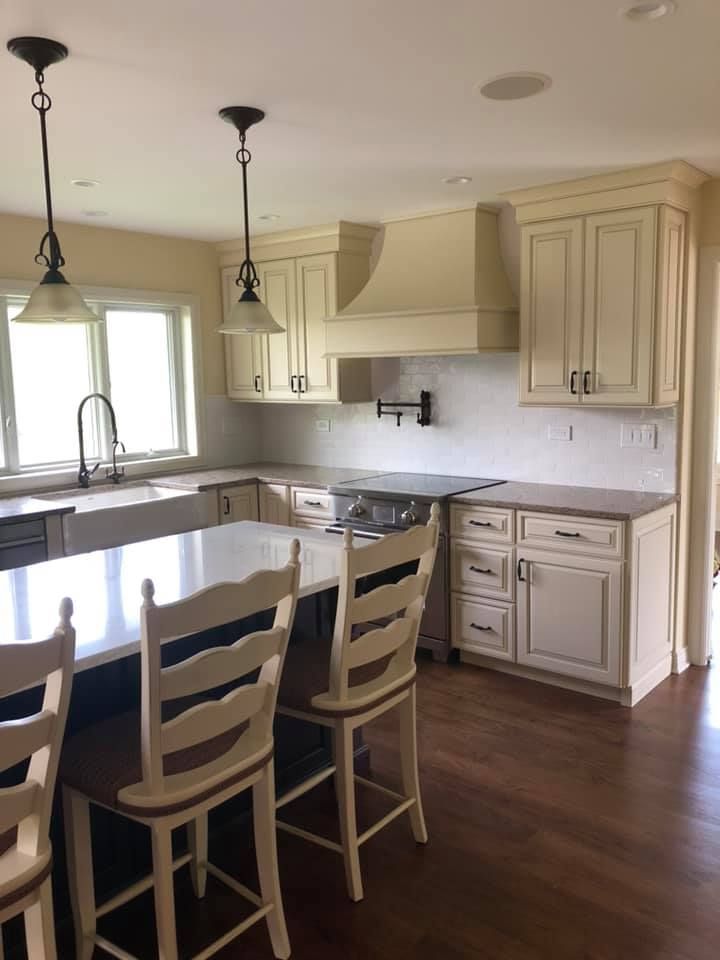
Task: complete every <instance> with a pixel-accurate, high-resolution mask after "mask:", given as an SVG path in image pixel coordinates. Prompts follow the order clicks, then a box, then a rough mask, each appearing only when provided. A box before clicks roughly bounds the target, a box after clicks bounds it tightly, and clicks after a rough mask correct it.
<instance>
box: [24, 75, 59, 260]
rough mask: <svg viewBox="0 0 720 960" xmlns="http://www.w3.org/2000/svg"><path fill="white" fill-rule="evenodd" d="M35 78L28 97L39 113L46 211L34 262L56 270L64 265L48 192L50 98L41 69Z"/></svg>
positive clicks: (50, 195)
mask: <svg viewBox="0 0 720 960" xmlns="http://www.w3.org/2000/svg"><path fill="white" fill-rule="evenodd" d="M35 80H36V81H37V85H38V89H37V90H36V91H35V93H34V94H33V95H32V97H31V98H30V102H31V103H32V105H33V107H34V108H35V109H36V110H37V112H38V113H39V114H40V140H41V142H42V153H43V178H44V180H45V206H46V211H47V232H46V233H45V235H44V236H43V238H42V240H41V241H40V249H39V251H38V253H37V254H36V255H35V262H36V263H42V264H44V265H45V266H46V267H47V268H48V269H49V270H52V271H57V270H59V269H60V267H64V266H65V258H64V257H63V255H62V251H61V250H60V241H59V240H58V238H57V234H56V233H55V222H54V219H53V208H52V194H51V192H50V160H49V156H48V140H47V120H46V116H47V112H48V110H49V109H50V108H51V107H52V100H51V99H50V97H49V96H48V94H47V93H45V91H44V90H43V84H44V83H45V75H44V73H43V72H42V70H36V71H35ZM45 244H47V245H48V248H49V256H48V254H47V253H46V252H45Z"/></svg>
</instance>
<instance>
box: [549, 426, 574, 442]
mask: <svg viewBox="0 0 720 960" xmlns="http://www.w3.org/2000/svg"><path fill="white" fill-rule="evenodd" d="M548 440H572V427H548Z"/></svg>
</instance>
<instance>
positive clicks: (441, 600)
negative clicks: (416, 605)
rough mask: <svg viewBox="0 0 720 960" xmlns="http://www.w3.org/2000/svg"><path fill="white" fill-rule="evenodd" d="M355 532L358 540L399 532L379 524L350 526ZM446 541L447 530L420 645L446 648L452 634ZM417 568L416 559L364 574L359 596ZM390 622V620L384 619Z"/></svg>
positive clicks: (340, 528) (334, 528)
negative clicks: (378, 526)
mask: <svg viewBox="0 0 720 960" xmlns="http://www.w3.org/2000/svg"><path fill="white" fill-rule="evenodd" d="M348 526H350V525H349V524H348V525H343V524H339V523H338V524H332V525H331V526H329V527H326V528H325V532H326V533H337V534H343V533H344V532H345V530H346V529H347V527H348ZM351 529H352V531H353V536H355V537H357V538H358V539H359V540H380V539H381V538H382V537H384V536H385V535H386V534H388V533H397V532H398V530H396V529H395V528H389V529H385V530H383V531H382V532H381V531H380V530H378V529H377V527H374V528H370V527H369V525H368V526H363V525H360V524H358V525H357V526H355V525H353V526H352V527H351ZM447 564H448V558H447V543H446V539H445V534H444V533H441V534H440V536H439V538H438V548H437V556H436V558H435V566H434V568H433V574H432V577H431V578H430V586H429V588H428V594H427V598H426V601H425V612H424V613H423V618H422V620H421V622H420V637H419V640H418V643H419V645H420V646H421V647H428V648H430V649H437V650H439V649H440V648H439V646H438V645H439V644H441V645H442V646H443V648H444V647H445V646H446V645H447V643H448V641H449V638H450V624H449V615H450V605H449V602H448V589H447V585H448V570H447ZM416 572H417V561H415V562H413V563H404V564H400V565H399V566H397V567H391V568H390V569H389V570H381V571H380V572H378V573H373V574H369V575H368V576H366V577H362V578H361V579H360V580H358V583H357V594H358V596H360V595H362V594H363V593H369V592H370V591H371V590H374V589H375V588H376V587H380V586H382V585H383V584H385V583H397V582H398V580H402V578H403V577H407V576H409V575H410V574H413V573H416ZM385 622H386V623H387V621H385ZM373 626H382V624H373Z"/></svg>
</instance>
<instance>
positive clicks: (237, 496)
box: [218, 483, 259, 523]
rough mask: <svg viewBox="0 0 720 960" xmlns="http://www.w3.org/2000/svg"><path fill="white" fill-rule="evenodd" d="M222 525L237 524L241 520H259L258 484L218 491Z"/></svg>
mask: <svg viewBox="0 0 720 960" xmlns="http://www.w3.org/2000/svg"><path fill="white" fill-rule="evenodd" d="M218 507H219V514H220V523H237V522H238V521H239V520H258V518H259V513H258V488H257V484H256V483H246V484H243V485H241V486H235V487H221V488H220V490H218Z"/></svg>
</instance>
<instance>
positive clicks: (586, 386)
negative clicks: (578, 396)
mask: <svg viewBox="0 0 720 960" xmlns="http://www.w3.org/2000/svg"><path fill="white" fill-rule="evenodd" d="M583 393H590V371H589V370H586V371H585V373H584V374H583Z"/></svg>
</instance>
